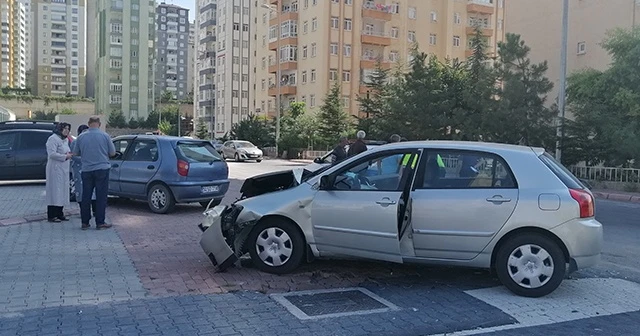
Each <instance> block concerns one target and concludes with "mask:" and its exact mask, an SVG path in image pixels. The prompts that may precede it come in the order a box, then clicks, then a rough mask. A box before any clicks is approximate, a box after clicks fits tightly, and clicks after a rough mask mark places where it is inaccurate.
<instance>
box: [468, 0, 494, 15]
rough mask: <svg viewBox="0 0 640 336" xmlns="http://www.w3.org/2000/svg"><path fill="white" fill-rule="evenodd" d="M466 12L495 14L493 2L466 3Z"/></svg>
mask: <svg viewBox="0 0 640 336" xmlns="http://www.w3.org/2000/svg"><path fill="white" fill-rule="evenodd" d="M467 12H469V13H481V14H493V13H494V12H495V4H494V1H493V0H469V1H468V2H467Z"/></svg>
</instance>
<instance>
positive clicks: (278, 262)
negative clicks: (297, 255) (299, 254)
mask: <svg viewBox="0 0 640 336" xmlns="http://www.w3.org/2000/svg"><path fill="white" fill-rule="evenodd" d="M256 252H258V258H260V260H261V261H262V262H263V263H265V264H266V265H268V266H273V267H277V266H282V265H284V264H285V263H287V261H289V259H290V258H291V254H292V253H293V242H292V241H291V237H289V235H288V234H287V233H286V232H285V231H284V230H282V229H280V228H276V227H270V228H267V229H264V230H262V232H260V234H259V235H258V239H256Z"/></svg>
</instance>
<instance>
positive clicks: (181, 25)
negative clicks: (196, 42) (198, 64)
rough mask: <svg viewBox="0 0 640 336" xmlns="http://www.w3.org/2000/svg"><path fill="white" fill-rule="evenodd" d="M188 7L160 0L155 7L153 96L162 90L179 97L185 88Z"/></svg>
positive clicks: (159, 94) (182, 96) (187, 57)
mask: <svg viewBox="0 0 640 336" xmlns="http://www.w3.org/2000/svg"><path fill="white" fill-rule="evenodd" d="M189 26H190V24H189V10H188V9H186V8H182V7H179V6H175V5H171V4H166V3H164V2H162V3H160V4H159V5H158V7H156V59H155V60H156V64H155V96H156V97H160V96H161V95H162V93H163V92H165V91H168V92H171V93H172V94H173V98H174V99H179V100H183V99H185V98H186V97H187V95H188V94H189V91H188V85H187V81H188V77H187V72H188V66H189Z"/></svg>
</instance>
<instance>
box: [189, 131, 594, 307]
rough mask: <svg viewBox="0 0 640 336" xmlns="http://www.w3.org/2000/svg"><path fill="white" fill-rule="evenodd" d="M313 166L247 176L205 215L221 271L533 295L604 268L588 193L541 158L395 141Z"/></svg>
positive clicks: (206, 244)
mask: <svg viewBox="0 0 640 336" xmlns="http://www.w3.org/2000/svg"><path fill="white" fill-rule="evenodd" d="M316 168H317V169H316V170H315V171H309V170H307V169H297V170H289V171H282V172H276V173H269V174H264V175H259V176H255V177H252V178H249V179H247V180H246V181H245V182H244V184H243V186H242V189H241V192H242V197H241V198H240V200H238V201H236V202H235V203H233V204H231V205H228V206H218V207H215V208H213V209H210V210H208V211H206V212H205V214H204V215H205V218H204V221H203V223H202V224H200V228H201V229H202V230H203V234H202V237H201V241H200V245H201V246H202V248H203V249H204V251H205V253H206V254H207V255H208V256H209V258H210V259H211V261H212V262H213V264H214V265H215V266H216V267H217V269H218V270H219V271H220V270H224V269H225V268H227V267H230V266H232V265H233V264H234V263H236V261H237V260H238V257H240V256H242V255H244V254H246V253H249V255H250V257H251V259H252V261H253V263H254V264H255V266H256V267H257V268H258V269H259V270H261V271H264V272H269V273H275V274H283V273H288V272H291V271H293V270H295V269H296V267H298V266H299V265H300V264H301V263H302V262H308V261H311V260H313V259H314V258H318V257H335V256H344V257H357V258H367V259H374V260H381V261H388V262H395V263H421V264H429V265H450V266H451V265H452V266H465V267H477V268H487V269H492V270H494V271H495V273H496V274H497V276H498V278H499V279H500V281H501V282H502V283H503V284H504V285H505V286H506V287H507V288H508V289H510V290H511V291H512V292H514V293H515V294H517V295H522V296H527V297H540V296H544V295H547V294H549V293H551V292H553V291H554V290H555V289H556V288H557V287H558V286H559V285H560V283H561V282H562V280H563V279H564V278H565V277H566V275H567V274H569V273H571V272H573V271H575V270H577V269H581V268H585V267H590V266H593V265H595V264H596V263H597V262H598V261H599V260H600V252H601V248H602V240H603V232H602V225H601V224H600V223H599V222H598V221H597V220H596V219H595V217H594V215H595V201H594V197H593V195H592V193H591V191H589V189H588V188H587V187H585V185H584V184H583V183H582V182H581V181H580V180H578V179H577V178H576V177H575V176H573V175H572V174H571V173H570V172H569V171H568V170H567V169H566V168H565V167H564V166H562V165H561V164H560V163H558V162H557V161H556V160H555V159H554V158H553V157H552V156H550V155H549V154H547V153H545V151H544V149H542V148H532V147H523V146H514V145H504V144H492V143H481V142H450V141H424V142H401V143H395V144H388V145H383V146H378V147H376V148H372V149H370V150H367V151H366V152H364V153H361V154H359V155H357V156H354V157H352V158H350V159H348V160H345V161H343V162H341V163H340V164H337V165H334V166H331V165H326V166H322V167H319V168H318V167H316Z"/></svg>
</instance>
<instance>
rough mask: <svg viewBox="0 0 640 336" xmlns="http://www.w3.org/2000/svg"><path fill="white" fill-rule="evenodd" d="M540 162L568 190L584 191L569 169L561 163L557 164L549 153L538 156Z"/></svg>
mask: <svg viewBox="0 0 640 336" xmlns="http://www.w3.org/2000/svg"><path fill="white" fill-rule="evenodd" d="M539 158H540V160H541V161H542V162H543V163H544V164H545V165H546V166H547V167H549V169H550V170H551V171H552V172H553V173H554V174H556V176H557V177H558V178H559V179H560V181H562V183H564V185H566V186H567V188H569V189H584V186H583V185H582V182H580V180H579V179H578V178H577V177H575V176H574V175H573V174H572V173H571V172H570V171H569V169H567V168H566V167H565V166H563V165H562V163H560V162H558V161H557V160H556V159H555V158H554V157H553V156H551V155H549V153H544V154H542V155H540V156H539Z"/></svg>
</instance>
